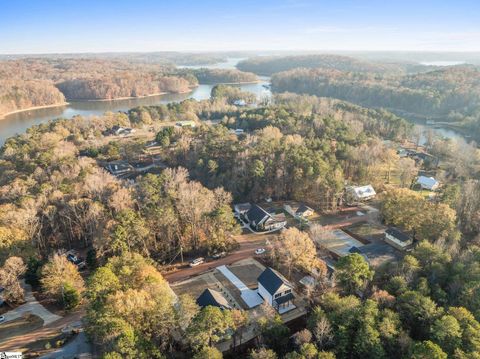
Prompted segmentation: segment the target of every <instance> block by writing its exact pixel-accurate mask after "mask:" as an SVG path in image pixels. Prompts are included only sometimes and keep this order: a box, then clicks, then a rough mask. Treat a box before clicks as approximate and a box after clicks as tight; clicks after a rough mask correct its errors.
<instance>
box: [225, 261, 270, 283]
mask: <svg viewBox="0 0 480 359" xmlns="http://www.w3.org/2000/svg"><path fill="white" fill-rule="evenodd" d="M228 269H230V270H231V271H232V273H233V274H235V275H236V276H237V277H238V278H239V279H240V280H241V281H242V282H243V283H245V285H246V286H247V287H249V288H250V289H255V288H257V287H258V282H257V279H258V277H259V276H260V274H262V272H263V269H262V268H260V267H259V266H258V265H255V264H234V265H232V266H229V267H228Z"/></svg>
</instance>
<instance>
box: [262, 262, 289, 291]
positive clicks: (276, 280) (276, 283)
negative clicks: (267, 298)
mask: <svg viewBox="0 0 480 359" xmlns="http://www.w3.org/2000/svg"><path fill="white" fill-rule="evenodd" d="M258 283H260V284H261V285H262V286H263V288H265V289H266V290H267V292H268V293H270V294H271V295H274V294H275V293H276V292H277V290H278V289H279V288H280V287H281V286H282V285H283V284H285V285H286V286H288V287H290V285H289V284H288V283H287V281H286V280H285V279H284V278H283V277H282V275H281V274H280V273H278V272H277V271H276V270H274V269H272V268H270V267H268V268H266V269H265V270H264V271H263V272H262V274H260V277H258Z"/></svg>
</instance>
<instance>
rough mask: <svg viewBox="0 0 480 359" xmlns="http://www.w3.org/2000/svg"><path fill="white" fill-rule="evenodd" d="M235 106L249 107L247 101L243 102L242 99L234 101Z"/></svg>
mask: <svg viewBox="0 0 480 359" xmlns="http://www.w3.org/2000/svg"><path fill="white" fill-rule="evenodd" d="M233 104H234V105H235V106H246V105H247V103H246V102H245V100H242V99H238V100H235V101H233Z"/></svg>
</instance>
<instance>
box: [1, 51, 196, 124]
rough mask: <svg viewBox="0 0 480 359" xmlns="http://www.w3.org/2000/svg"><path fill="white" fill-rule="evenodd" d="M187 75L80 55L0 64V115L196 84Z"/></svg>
mask: <svg viewBox="0 0 480 359" xmlns="http://www.w3.org/2000/svg"><path fill="white" fill-rule="evenodd" d="M197 83H198V81H197V79H196V78H195V77H194V76H192V75H191V74H183V75H179V74H177V73H176V70H175V68H174V67H173V66H172V65H168V64H158V63H141V62H137V61H133V60H132V61H126V60H102V59H92V58H90V59H82V58H27V59H21V60H12V61H2V62H0V116H1V115H2V114H5V113H8V112H11V111H15V110H21V109H25V108H29V107H33V106H46V105H56V104H62V103H64V102H65V99H67V100H70V99H72V100H74V99H87V100H98V99H115V98H120V97H138V96H147V95H152V94H158V93H162V92H174V93H177V92H185V91H188V90H189V89H190V88H191V87H192V86H196V85H197Z"/></svg>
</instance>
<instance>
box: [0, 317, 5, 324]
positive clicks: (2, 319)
mask: <svg viewBox="0 0 480 359" xmlns="http://www.w3.org/2000/svg"><path fill="white" fill-rule="evenodd" d="M4 321H5V316H4V315H0V323H3V322H4Z"/></svg>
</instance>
